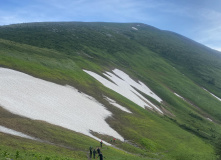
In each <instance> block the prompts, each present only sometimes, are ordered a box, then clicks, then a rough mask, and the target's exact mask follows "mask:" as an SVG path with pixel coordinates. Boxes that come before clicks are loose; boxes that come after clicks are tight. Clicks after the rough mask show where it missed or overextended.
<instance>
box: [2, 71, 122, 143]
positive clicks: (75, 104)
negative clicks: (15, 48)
mask: <svg viewBox="0 0 221 160" xmlns="http://www.w3.org/2000/svg"><path fill="white" fill-rule="evenodd" d="M0 106H2V107H4V108H5V109H7V110H9V111H10V112H12V113H14V114H18V115H21V116H24V117H28V118H31V119H35V120H43V121H46V122H48V123H51V124H54V125H58V126H62V127H64V128H67V129H70V130H73V131H76V132H80V133H83V134H85V135H88V136H90V137H93V138H95V139H97V140H99V139H98V138H96V137H94V136H93V135H92V134H90V130H92V131H94V132H98V133H100V134H106V135H110V136H113V137H115V138H117V139H120V140H123V137H122V136H121V135H119V134H118V133H117V132H116V131H115V130H113V129H112V128H111V127H110V126H109V125H108V124H107V123H106V121H105V119H106V118H107V117H109V116H111V115H112V114H111V112H110V111H108V110H106V109H105V107H104V106H103V105H102V104H100V103H99V102H97V101H96V100H95V99H94V98H93V97H90V96H88V95H86V94H83V93H79V92H78V91H77V90H76V89H75V88H73V87H70V86H61V85H58V84H55V83H52V82H48V81H44V80H41V79H38V78H35V77H32V76H29V75H27V74H24V73H21V72H18V71H14V70H10V69H5V68H0Z"/></svg>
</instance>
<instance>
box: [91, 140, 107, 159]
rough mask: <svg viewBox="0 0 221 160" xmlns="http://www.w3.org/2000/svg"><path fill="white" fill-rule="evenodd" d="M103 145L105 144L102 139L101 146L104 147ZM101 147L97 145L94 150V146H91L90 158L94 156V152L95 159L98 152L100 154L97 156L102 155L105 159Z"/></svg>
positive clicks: (101, 157)
mask: <svg viewBox="0 0 221 160" xmlns="http://www.w3.org/2000/svg"><path fill="white" fill-rule="evenodd" d="M102 145H103V142H102V140H101V141H100V147H101V148H102ZM100 147H97V149H96V150H95V149H94V150H93V147H91V146H90V148H89V150H90V158H92V154H93V158H94V159H95V157H96V154H98V156H97V158H98V157H100V160H103V158H104V156H103V154H102V153H101V149H100Z"/></svg>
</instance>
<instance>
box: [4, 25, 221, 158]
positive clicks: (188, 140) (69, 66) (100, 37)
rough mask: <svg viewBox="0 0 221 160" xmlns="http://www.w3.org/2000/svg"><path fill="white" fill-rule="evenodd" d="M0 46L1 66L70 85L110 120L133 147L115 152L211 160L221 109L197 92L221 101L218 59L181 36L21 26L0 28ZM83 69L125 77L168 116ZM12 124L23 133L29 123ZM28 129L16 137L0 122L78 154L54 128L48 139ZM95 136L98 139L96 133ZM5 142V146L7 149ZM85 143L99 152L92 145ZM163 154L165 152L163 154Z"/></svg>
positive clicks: (147, 30)
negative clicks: (93, 101)
mask: <svg viewBox="0 0 221 160" xmlns="http://www.w3.org/2000/svg"><path fill="white" fill-rule="evenodd" d="M138 25H139V26H138ZM132 27H134V28H132ZM135 28H136V29H135ZM56 29H57V30H56ZM0 38H1V40H0V65H1V66H3V67H5V68H11V69H14V70H18V71H22V72H24V73H27V74H30V75H33V76H35V77H38V78H41V79H45V80H48V81H52V82H55V83H58V84H63V85H64V84H68V85H71V86H73V87H76V88H77V89H78V90H79V91H81V92H83V93H86V94H88V95H90V96H92V97H94V98H95V99H96V100H98V101H99V102H100V103H102V104H104V105H105V106H106V107H107V109H108V110H109V111H111V112H112V113H113V117H109V118H107V119H106V121H107V123H108V124H109V125H110V126H111V127H112V128H113V129H115V130H116V131H117V132H119V133H120V134H121V135H123V137H124V138H125V139H128V140H130V141H132V143H133V144H136V145H133V146H131V145H130V144H126V143H122V144H118V145H119V147H120V148H122V149H124V150H126V151H128V152H132V153H134V151H132V150H136V152H138V153H139V154H141V155H143V157H139V156H138V157H136V158H140V159H150V158H158V159H174V160H175V159H196V160H197V159H208V160H209V159H211V158H214V159H215V157H216V156H215V153H214V152H215V149H214V147H216V144H215V143H216V141H217V140H218V138H219V136H220V133H221V127H220V121H221V119H220V115H221V109H220V108H219V106H220V101H219V100H217V99H216V98H215V97H213V96H212V95H211V94H210V93H208V92H207V91H205V90H203V89H202V87H203V88H206V89H207V90H208V91H209V92H212V93H213V94H214V95H216V96H217V97H221V95H220V89H221V88H220V86H221V82H220V80H219V79H220V75H221V74H220V72H221V63H220V62H221V59H220V56H219V55H218V54H216V53H217V52H214V51H213V50H211V49H208V48H207V47H205V46H202V45H200V44H198V43H196V42H193V41H192V40H189V39H186V38H185V37H183V36H180V35H177V34H175V35H174V33H170V32H168V31H163V30H159V29H157V28H154V27H150V26H146V25H145V24H141V23H132V24H131V23H129V24H128V23H126V24H125V23H123V24H116V23H79V22H77V23H75V22H70V23H60V22H58V23H36V24H35V23H33V24H18V25H13V26H4V27H2V26H1V27H0ZM180 39H181V40H180ZM195 55H199V56H195ZM83 69H86V70H90V71H93V72H94V73H97V74H99V75H102V74H103V73H104V72H112V70H113V69H120V70H122V71H123V72H125V73H126V74H128V75H129V76H130V77H131V78H132V79H133V80H135V81H141V82H143V83H144V84H145V85H147V86H148V87H149V88H150V89H151V90H153V91H154V93H156V94H157V95H158V96H160V98H162V99H163V103H162V104H159V103H157V102H155V101H154V100H153V99H151V98H150V97H149V96H148V95H146V94H144V93H142V96H144V97H145V98H147V99H148V100H150V101H151V102H152V103H154V104H155V105H158V107H160V108H163V109H164V111H165V115H163V116H162V115H158V114H157V113H155V112H152V111H150V110H143V109H141V108H139V107H138V106H137V105H136V104H134V103H133V102H131V101H130V100H128V99H127V98H125V97H123V96H121V95H119V94H116V93H115V92H114V91H112V90H110V89H107V88H106V87H104V86H103V85H101V83H99V82H98V81H96V80H95V79H94V78H92V77H90V76H89V75H87V74H86V73H84V72H83ZM175 93H176V94H178V95H180V97H183V98H184V99H186V100H188V101H189V102H191V103H187V102H186V101H184V100H183V99H182V98H180V97H178V96H177V95H176V94H175ZM103 94H105V95H107V96H108V97H109V98H111V99H113V100H114V101H116V102H117V103H118V104H120V105H122V106H124V107H126V108H129V109H130V110H132V112H133V114H132V115H129V114H127V113H121V112H119V110H118V109H114V108H113V107H111V105H110V104H109V103H108V102H107V101H106V100H105V99H103ZM0 104H1V103H0ZM195 106H197V107H198V108H200V110H199V109H197V108H196V107H195ZM204 113H206V114H207V115H208V116H210V117H206V114H204ZM8 114H10V113H8ZM207 118H211V119H213V120H214V121H210V120H208V119H207ZM8 120H9V119H8ZM10 121H11V122H13V123H15V124H17V125H19V126H22V125H24V121H26V120H23V119H19V121H18V122H15V121H13V120H12V119H10ZM32 123H33V124H34V126H35V127H32V130H31V131H28V128H25V127H22V129H19V128H18V127H16V125H13V124H9V123H8V122H7V120H5V119H4V118H3V117H2V116H1V117H0V125H4V126H6V127H7V126H8V127H9V128H12V129H13V128H14V129H15V130H21V131H23V132H24V133H27V132H28V133H29V132H31V135H33V134H34V135H37V137H42V138H43V139H46V140H50V141H52V142H54V143H64V144H65V145H71V146H74V147H77V148H81V147H80V145H79V143H77V144H78V145H74V144H73V143H72V142H66V140H64V139H62V140H61V138H58V135H61V134H60V133H59V132H60V131H59V130H60V129H57V128H56V127H54V126H50V124H48V125H47V126H48V127H49V128H54V129H51V130H50V131H49V130H48V129H47V128H45V127H44V126H45V125H42V128H41V127H39V126H38V123H39V122H37V121H36V122H35V121H32ZM26 124H27V123H26ZM24 126H25V125H24ZM36 126H38V127H36ZM37 128H38V129H40V130H44V129H45V130H47V132H48V134H47V136H46V137H44V135H42V134H41V133H35V132H36V131H35V130H36V129H37ZM55 128H56V129H55ZM49 133H53V134H52V135H54V136H53V138H49V135H50V134H49ZM66 133H67V132H66ZM69 134H73V133H72V132H70V133H67V135H69ZM62 136H64V137H66V135H62ZM96 136H98V137H102V136H103V135H100V134H99V133H96ZM3 137H4V135H3ZM74 137H79V138H80V137H81V136H80V135H74ZM66 138H67V139H69V138H70V137H66ZM59 139H60V141H59ZM80 139H81V138H80ZM104 139H106V140H108V139H110V137H106V138H105V137H104ZM7 141H8V138H6V141H5V144H7ZM88 141H90V142H91V143H93V144H96V142H95V141H93V140H89V139H88ZM92 141H93V142H92ZM171 142H172V143H171ZM82 143H84V146H85V147H86V146H87V145H88V146H89V143H87V142H85V141H82ZM204 143H205V144H204ZM180 144H182V145H180ZM6 146H7V145H6ZM134 146H138V147H134ZM174 146H176V147H175V148H174ZM49 148H50V147H49ZM132 148H133V149H132ZM169 148H170V149H169ZM171 148H173V149H171ZM166 150H170V151H169V152H168V153H167V152H164V151H166ZM20 152H23V151H22V150H21V151H20ZM39 152H41V153H42V151H39ZM159 152H162V154H163V155H164V158H162V157H160V155H158V154H157V153H159ZM114 153H115V154H117V155H118V156H115V159H117V158H118V159H123V156H122V155H121V154H120V153H118V152H115V151H112V150H111V151H110V152H106V154H112V156H113V154H114ZM83 154H85V153H83ZM154 154H155V155H154ZM205 154H206V155H205ZM192 155H194V156H192ZM51 157H52V156H51ZM127 157H128V158H129V157H130V156H128V155H127ZM130 158H131V159H133V158H134V157H133V158H132V157H130ZM79 159H81V158H80V157H79ZM82 159H83V158H82Z"/></svg>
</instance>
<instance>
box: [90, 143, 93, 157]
mask: <svg viewBox="0 0 221 160" xmlns="http://www.w3.org/2000/svg"><path fill="white" fill-rule="evenodd" d="M92 149H93V148H92V147H91V146H90V148H89V150H90V158H92Z"/></svg>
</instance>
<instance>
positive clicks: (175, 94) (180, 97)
mask: <svg viewBox="0 0 221 160" xmlns="http://www.w3.org/2000/svg"><path fill="white" fill-rule="evenodd" d="M174 94H175V95H176V96H177V97H180V98H181V99H183V100H184V101H186V100H185V98H183V97H182V96H180V95H179V94H177V93H175V92H174Z"/></svg>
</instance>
